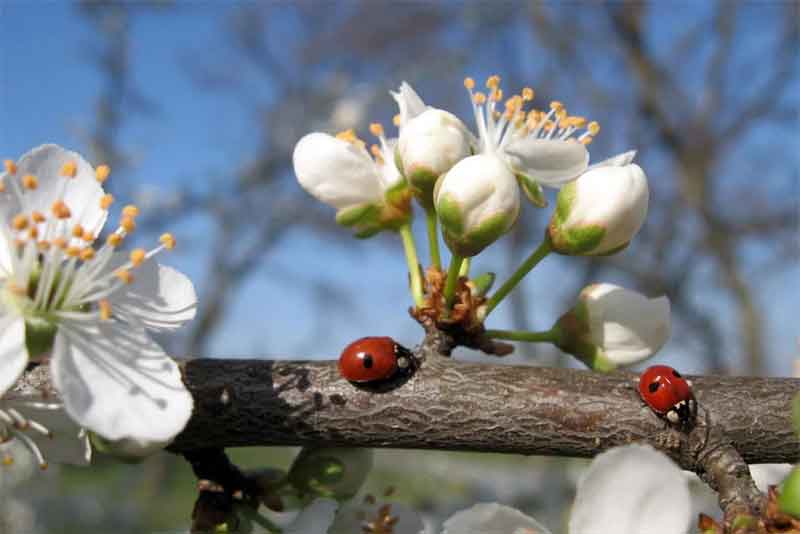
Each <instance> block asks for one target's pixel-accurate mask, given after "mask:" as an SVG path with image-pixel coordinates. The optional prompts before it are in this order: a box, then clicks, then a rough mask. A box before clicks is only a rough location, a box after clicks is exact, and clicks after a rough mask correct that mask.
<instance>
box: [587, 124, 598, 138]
mask: <svg viewBox="0 0 800 534" xmlns="http://www.w3.org/2000/svg"><path fill="white" fill-rule="evenodd" d="M586 130H587V131H588V132H589V134H591V135H597V134H598V133H600V124H598V122H597V121H592V122H590V123H589V125H588V126H587V127H586Z"/></svg>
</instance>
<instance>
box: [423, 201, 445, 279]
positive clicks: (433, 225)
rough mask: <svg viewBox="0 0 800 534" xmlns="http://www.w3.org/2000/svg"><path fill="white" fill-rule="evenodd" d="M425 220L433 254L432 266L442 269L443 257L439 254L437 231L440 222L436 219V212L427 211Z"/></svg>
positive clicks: (429, 245)
mask: <svg viewBox="0 0 800 534" xmlns="http://www.w3.org/2000/svg"><path fill="white" fill-rule="evenodd" d="M425 219H426V222H427V223H428V248H430V252H431V265H433V267H435V268H436V269H441V268H442V257H441V255H440V254H439V232H438V231H437V230H438V226H437V225H438V223H439V220H438V219H437V218H436V211H435V210H433V209H426V210H425Z"/></svg>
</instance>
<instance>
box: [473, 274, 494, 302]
mask: <svg viewBox="0 0 800 534" xmlns="http://www.w3.org/2000/svg"><path fill="white" fill-rule="evenodd" d="M495 278H496V277H495V274H494V273H491V272H490V273H483V274H482V275H480V276H476V277H475V278H473V279H472V280H470V283H471V284H472V286H473V288H474V289H473V290H472V294H473V295H475V296H476V297H483V296H486V294H487V293H488V292H489V291H490V290H491V289H492V286H493V285H494V281H495Z"/></svg>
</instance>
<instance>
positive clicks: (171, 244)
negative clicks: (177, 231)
mask: <svg viewBox="0 0 800 534" xmlns="http://www.w3.org/2000/svg"><path fill="white" fill-rule="evenodd" d="M158 241H159V242H160V243H161V244H162V245H164V248H166V249H167V250H172V249H174V248H175V245H176V242H175V237H174V236H173V235H172V234H169V233H167V234H162V235H161V237H159V238H158Z"/></svg>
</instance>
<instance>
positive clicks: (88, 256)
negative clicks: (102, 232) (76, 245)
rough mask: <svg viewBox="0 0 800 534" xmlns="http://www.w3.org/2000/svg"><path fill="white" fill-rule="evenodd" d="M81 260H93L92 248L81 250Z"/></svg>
mask: <svg viewBox="0 0 800 534" xmlns="http://www.w3.org/2000/svg"><path fill="white" fill-rule="evenodd" d="M81 259H82V260H83V261H89V260H92V259H94V249H93V248H92V247H86V248H85V249H83V250H81Z"/></svg>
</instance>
